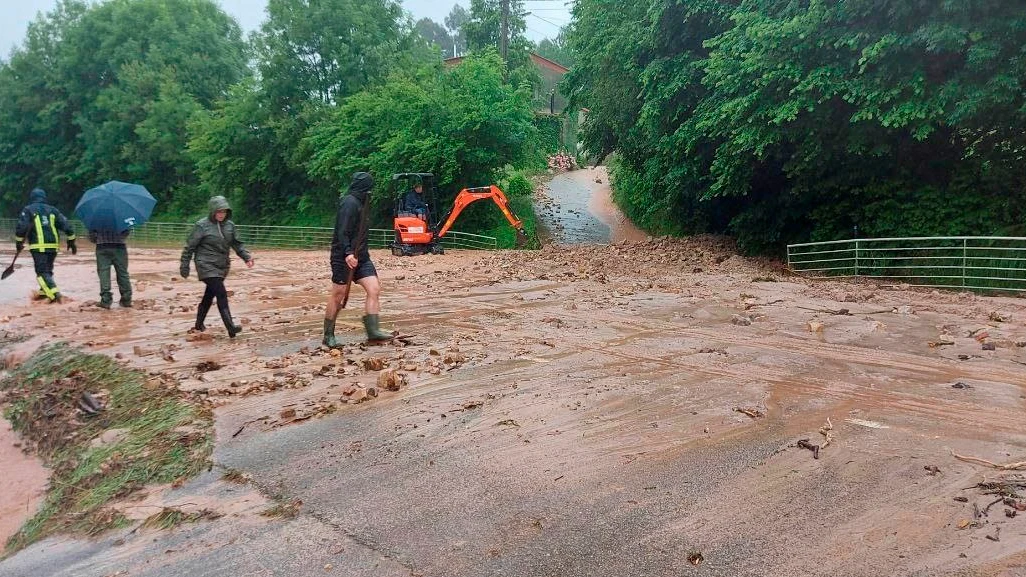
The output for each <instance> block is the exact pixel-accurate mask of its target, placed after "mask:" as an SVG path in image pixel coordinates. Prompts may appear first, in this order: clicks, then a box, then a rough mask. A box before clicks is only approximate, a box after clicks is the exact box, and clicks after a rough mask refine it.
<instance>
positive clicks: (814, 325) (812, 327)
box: [805, 321, 824, 334]
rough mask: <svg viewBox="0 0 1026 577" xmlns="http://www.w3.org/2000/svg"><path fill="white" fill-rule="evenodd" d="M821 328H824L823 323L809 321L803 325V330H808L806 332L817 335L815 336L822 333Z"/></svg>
mask: <svg viewBox="0 0 1026 577" xmlns="http://www.w3.org/2000/svg"><path fill="white" fill-rule="evenodd" d="M823 326H824V325H823V323H821V322H819V321H809V322H808V323H806V324H805V328H806V329H808V331H809V332H810V333H817V334H818V333H822V332H823Z"/></svg>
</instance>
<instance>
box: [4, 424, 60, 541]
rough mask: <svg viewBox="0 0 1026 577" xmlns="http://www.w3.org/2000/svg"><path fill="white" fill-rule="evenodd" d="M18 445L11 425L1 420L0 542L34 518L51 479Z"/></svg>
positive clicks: (46, 471)
mask: <svg viewBox="0 0 1026 577" xmlns="http://www.w3.org/2000/svg"><path fill="white" fill-rule="evenodd" d="M20 442H21V439H20V437H18V434H17V433H15V432H14V431H13V430H12V429H11V424H10V423H8V422H7V421H6V420H4V419H0V470H3V480H2V481H0V543H4V542H6V541H7V539H9V538H10V537H11V536H12V535H14V534H15V533H17V532H18V529H19V528H20V527H21V525H22V523H24V522H25V521H28V520H29V519H31V518H32V516H33V515H35V513H36V511H37V510H38V509H39V504H40V503H42V501H43V495H44V492H45V491H46V483H47V480H48V479H49V477H50V471H49V470H48V469H47V468H46V467H44V466H43V464H42V463H41V462H40V461H39V460H38V459H36V458H35V457H32V456H30V455H26V454H25V453H23V452H22V451H21V448H20ZM16 445H18V446H16Z"/></svg>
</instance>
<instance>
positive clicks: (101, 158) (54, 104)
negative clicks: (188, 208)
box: [0, 0, 247, 208]
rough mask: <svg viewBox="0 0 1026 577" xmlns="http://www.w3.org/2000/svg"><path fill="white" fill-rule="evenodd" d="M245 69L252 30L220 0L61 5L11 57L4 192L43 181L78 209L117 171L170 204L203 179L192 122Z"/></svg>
mask: <svg viewBox="0 0 1026 577" xmlns="http://www.w3.org/2000/svg"><path fill="white" fill-rule="evenodd" d="M245 74H247V68H246V52H245V45H244V43H243V41H242V35H241V31H240V30H239V27H238V25H237V24H236V23H235V22H234V20H232V19H231V18H229V17H228V16H227V15H225V14H224V12H222V11H221V10H220V8H218V7H217V5H216V4H214V3H213V2H212V1H210V0H109V1H108V2H105V3H102V4H98V5H94V6H87V5H85V4H83V3H80V2H76V1H65V2H62V3H60V4H58V7H57V8H56V9H55V10H54V11H52V12H51V13H50V14H48V15H45V16H42V17H40V18H39V19H38V20H37V21H36V22H35V23H33V24H32V25H31V26H30V31H29V35H28V38H27V40H26V43H25V45H24V46H23V47H21V48H19V49H17V50H15V51H14V53H13V54H12V56H11V59H10V61H9V62H5V63H3V64H2V65H0V77H3V78H4V82H2V85H3V88H2V89H0V111H2V112H0V114H2V115H3V117H4V119H3V122H2V125H3V126H2V127H0V141H3V142H5V143H6V144H5V145H4V146H3V148H0V174H2V175H3V176H0V178H2V179H3V181H2V182H3V185H4V188H5V190H11V189H12V188H13V189H14V190H15V191H18V192H16V193H15V194H17V195H18V196H21V195H23V194H24V192H23V191H24V190H25V189H27V188H28V187H29V186H32V185H35V184H41V185H43V186H45V187H47V188H48V189H49V190H50V192H51V193H52V194H53V198H54V200H55V201H56V202H57V203H58V204H60V205H61V206H63V207H65V208H70V206H69V205H71V206H73V205H74V202H75V201H76V200H77V198H78V196H79V195H80V194H81V192H82V191H83V190H85V189H86V188H89V187H91V186H94V185H96V184H99V183H100V182H102V181H105V180H109V179H115V178H117V179H123V180H133V181H136V182H140V183H142V184H145V185H146V186H147V187H148V188H150V190H151V191H152V192H153V193H154V194H155V195H156V196H157V197H158V198H159V199H160V200H162V201H164V202H163V203H162V205H166V202H167V201H169V200H170V199H171V198H172V197H173V196H174V194H175V193H176V191H177V190H179V189H180V188H183V187H187V186H190V185H191V184H194V181H193V180H192V173H193V171H192V167H191V165H190V161H189V160H188V158H187V157H186V156H185V155H184V154H183V151H184V142H185V141H184V138H183V137H182V135H183V134H185V126H186V122H187V120H188V118H189V117H191V116H192V114H194V113H195V112H196V111H197V110H198V109H201V108H204V107H208V106H211V105H212V104H213V103H214V101H216V100H217V99H219V98H221V97H223V96H224V95H225V94H226V93H227V89H228V87H229V86H230V85H231V84H232V83H234V82H237V81H238V80H239V79H240V78H242V77H243V76H244V75H245ZM14 204H17V203H14ZM11 208H13V206H12V207H11Z"/></svg>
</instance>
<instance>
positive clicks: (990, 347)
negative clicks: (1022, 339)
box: [983, 343, 997, 351]
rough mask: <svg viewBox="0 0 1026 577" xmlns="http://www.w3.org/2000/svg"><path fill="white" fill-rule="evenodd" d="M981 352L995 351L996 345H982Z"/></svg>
mask: <svg viewBox="0 0 1026 577" xmlns="http://www.w3.org/2000/svg"><path fill="white" fill-rule="evenodd" d="M983 350H985V351H996V350H997V345H995V344H994V343H983Z"/></svg>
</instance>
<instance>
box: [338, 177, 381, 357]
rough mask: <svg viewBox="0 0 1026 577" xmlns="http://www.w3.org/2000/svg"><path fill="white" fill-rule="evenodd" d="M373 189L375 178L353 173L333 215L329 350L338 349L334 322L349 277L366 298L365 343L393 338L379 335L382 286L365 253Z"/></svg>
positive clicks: (367, 253)
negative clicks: (346, 192)
mask: <svg viewBox="0 0 1026 577" xmlns="http://www.w3.org/2000/svg"><path fill="white" fill-rule="evenodd" d="M372 188H374V179H373V178H372V177H371V175H370V174H367V173H366V172H357V173H355V174H353V180H352V182H351V183H350V185H349V193H348V194H346V195H345V196H343V197H342V199H341V200H340V201H339V203H338V213H337V214H336V215H335V231H334V233H333V234H332V237H331V296H330V297H329V298H328V306H327V308H326V309H325V311H324V339H323V341H322V342H323V344H324V346H326V347H328V348H333V349H336V348H341V345H340V344H339V342H338V340H336V339H335V319H337V318H338V312H339V310H341V307H342V299H343V298H345V295H346V290H347V288H348V286H349V277H350V275H352V280H353V282H355V283H356V284H358V285H360V286H361V287H363V290H364V292H365V293H367V298H366V300H365V302H364V311H365V314H364V317H363V326H364V328H365V329H366V330H367V340H371V341H381V340H389V339H391V338H392V335H390V334H388V333H386V332H382V331H381V329H380V326H379V323H380V321H379V319H378V314H379V313H380V312H381V302H380V297H381V283H380V282H378V271H377V269H375V268H374V263H373V262H371V259H370V252H369V251H368V250H367V226H366V218H367V215H366V214H365V211H367V210H369V208H368V206H367V205H368V198H369V195H370V192H371V189H372Z"/></svg>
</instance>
